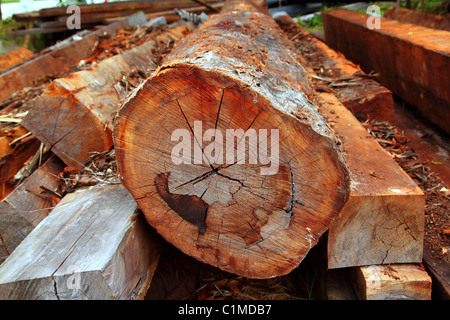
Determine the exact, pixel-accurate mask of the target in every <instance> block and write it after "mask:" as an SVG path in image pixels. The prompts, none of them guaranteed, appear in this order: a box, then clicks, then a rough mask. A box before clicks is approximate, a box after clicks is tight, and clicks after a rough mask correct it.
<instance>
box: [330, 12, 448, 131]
mask: <svg viewBox="0 0 450 320" xmlns="http://www.w3.org/2000/svg"><path fill="white" fill-rule="evenodd" d="M322 16H323V23H324V30H325V38H326V43H327V44H328V45H329V46H331V47H332V48H333V49H335V50H337V51H340V52H342V53H343V54H344V55H345V56H346V58H347V59H350V60H351V61H353V62H355V63H358V64H359V65H360V66H361V68H362V69H363V70H364V71H365V72H371V71H374V72H375V73H378V74H379V76H378V80H379V81H380V83H382V84H383V85H384V86H386V87H387V88H389V89H390V90H392V92H393V93H395V94H396V95H398V96H399V97H401V98H402V99H404V100H405V101H407V102H408V103H410V104H411V105H413V106H414V107H416V108H417V110H419V111H420V113H421V114H422V115H423V117H424V118H426V119H428V120H429V121H430V122H431V123H433V124H435V125H436V126H438V127H440V128H441V129H442V130H444V131H446V132H447V133H450V125H449V124H450V112H449V111H450V90H448V88H449V86H450V32H448V31H444V30H437V29H430V28H425V27H422V26H416V25H413V24H409V23H401V22H398V21H395V20H390V19H385V18H379V19H381V20H380V26H381V28H380V29H373V30H371V29H369V28H368V26H367V20H368V19H369V17H370V16H369V15H366V14H363V13H357V12H353V11H349V10H343V9H336V10H330V11H325V12H323V14H322Z"/></svg>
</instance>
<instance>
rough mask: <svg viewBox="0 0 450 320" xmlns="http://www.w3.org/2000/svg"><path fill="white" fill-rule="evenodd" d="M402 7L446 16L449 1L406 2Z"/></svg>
mask: <svg viewBox="0 0 450 320" xmlns="http://www.w3.org/2000/svg"><path fill="white" fill-rule="evenodd" d="M402 6H403V7H406V8H409V9H413V10H417V11H422V12H427V13H433V14H446V13H449V10H450V0H406V1H402Z"/></svg>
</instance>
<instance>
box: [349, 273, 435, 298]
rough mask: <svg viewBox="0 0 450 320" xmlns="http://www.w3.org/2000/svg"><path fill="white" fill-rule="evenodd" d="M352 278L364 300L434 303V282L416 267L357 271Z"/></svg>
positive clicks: (359, 296) (357, 291) (359, 295)
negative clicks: (432, 285) (432, 299)
mask: <svg viewBox="0 0 450 320" xmlns="http://www.w3.org/2000/svg"><path fill="white" fill-rule="evenodd" d="M350 274H351V278H352V280H353V283H354V288H355V292H356V294H357V296H358V298H359V299H361V300H431V278H430V276H429V275H428V273H427V272H426V271H425V270H424V268H423V267H421V266H419V265H416V264H398V265H385V266H366V267H355V268H352V269H351V272H350Z"/></svg>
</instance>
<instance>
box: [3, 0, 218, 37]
mask: <svg viewBox="0 0 450 320" xmlns="http://www.w3.org/2000/svg"><path fill="white" fill-rule="evenodd" d="M222 4H223V2H220V1H215V0H203V1H200V3H199V2H198V1H192V0H174V1H161V0H156V1H123V2H108V3H100V4H91V5H80V6H78V9H79V11H77V13H78V12H79V13H80V17H81V19H80V28H81V29H86V28H92V27H95V26H98V25H102V24H107V23H109V22H113V21H117V20H118V19H123V18H124V17H127V16H130V15H133V14H136V13H138V12H142V13H144V14H146V15H147V18H149V19H152V18H156V17H161V16H168V17H171V18H176V17H177V15H176V13H175V11H174V8H179V9H184V10H186V11H189V12H193V13H199V12H201V11H207V12H215V11H216V10H218V9H219V8H220V7H221V6H222ZM78 9H77V10H78ZM73 13H74V11H73V10H72V9H70V8H69V7H67V6H64V7H55V8H44V9H41V10H39V11H33V12H27V13H19V14H14V15H13V17H12V18H13V19H14V20H16V21H19V22H28V23H29V22H34V23H35V24H36V26H35V27H34V28H31V29H24V30H19V31H17V32H15V33H14V34H11V36H22V35H27V34H37V33H41V34H45V33H56V32H63V31H68V28H67V19H69V17H70V16H71V15H72V14H73Z"/></svg>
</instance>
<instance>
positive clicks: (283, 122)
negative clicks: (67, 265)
mask: <svg viewBox="0 0 450 320" xmlns="http://www.w3.org/2000/svg"><path fill="white" fill-rule="evenodd" d="M114 144H115V148H116V154H117V161H118V168H119V172H120V176H121V178H122V183H123V184H124V186H125V187H126V188H127V189H128V190H129V191H130V193H131V194H132V195H133V197H134V199H135V200H136V201H137V203H138V206H139V207H140V209H141V210H142V211H143V212H144V214H145V216H146V218H147V220H148V222H149V223H150V224H151V225H152V226H153V227H155V229H156V230H157V231H158V232H159V233H160V234H161V235H162V236H163V237H164V238H165V239H166V240H167V241H168V242H170V243H172V244H173V245H175V246H176V247H177V248H179V249H180V250H182V251H183V252H185V253H187V254H189V255H191V256H193V257H195V258H196V259H198V260H200V261H203V262H206V263H208V264H211V265H213V266H216V267H219V268H221V269H223V270H225V271H229V272H233V273H236V274H240V275H243V276H246V277H251V278H270V277H275V276H279V275H283V274H286V273H288V272H290V271H291V270H292V269H293V268H295V267H297V266H298V264H299V263H300V262H301V261H302V259H303V258H304V257H305V256H306V254H307V252H308V251H309V250H310V248H311V247H312V246H314V245H315V244H316V243H317V241H318V239H319V237H320V235H321V234H322V233H323V232H325V231H326V230H327V227H328V225H329V224H330V222H331V221H332V220H333V219H334V218H335V217H336V215H337V214H338V213H339V211H340V209H341V208H342V207H343V205H344V204H345V202H346V201H347V197H348V193H349V180H348V172H347V168H346V165H345V163H344V160H343V157H342V155H341V152H340V150H339V147H338V141H337V140H336V138H335V136H334V134H333V132H332V130H331V129H330V128H329V126H328V125H327V124H326V122H325V121H324V119H323V118H322V117H321V116H320V114H319V113H318V111H317V107H316V105H315V92H314V90H313V89H312V88H311V86H310V81H309V78H308V74H307V72H306V70H305V69H304V68H303V66H302V65H301V64H299V62H298V61H297V60H296V55H295V49H294V48H293V47H292V45H291V44H290V43H289V41H288V40H287V39H286V38H285V37H284V36H283V34H282V33H281V31H280V30H279V29H278V26H277V24H276V23H275V22H274V21H273V20H272V18H271V17H270V16H269V15H268V11H267V9H265V8H262V7H260V6H258V5H256V4H255V3H254V2H251V1H228V2H227V3H226V4H225V6H224V9H223V10H222V12H221V13H220V14H218V15H215V16H211V17H210V18H209V19H208V21H206V22H204V23H203V24H202V25H201V26H200V27H199V28H198V29H197V30H196V31H195V32H194V33H192V34H191V35H190V36H188V37H186V38H185V40H184V41H183V42H181V43H180V44H179V45H178V46H177V47H176V48H175V49H174V50H173V51H172V53H171V54H170V55H169V56H167V57H166V59H165V61H164V62H163V65H162V66H161V67H160V68H159V69H158V70H157V71H156V72H155V74H154V75H153V76H152V77H150V78H149V79H147V80H146V82H144V83H143V84H142V85H141V86H140V87H139V88H138V90H136V91H135V92H134V93H133V94H132V95H131V96H130V97H129V98H128V99H127V101H126V102H125V104H124V106H123V107H122V108H121V110H120V111H119V114H118V116H117V118H116V124H115V129H114Z"/></svg>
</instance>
